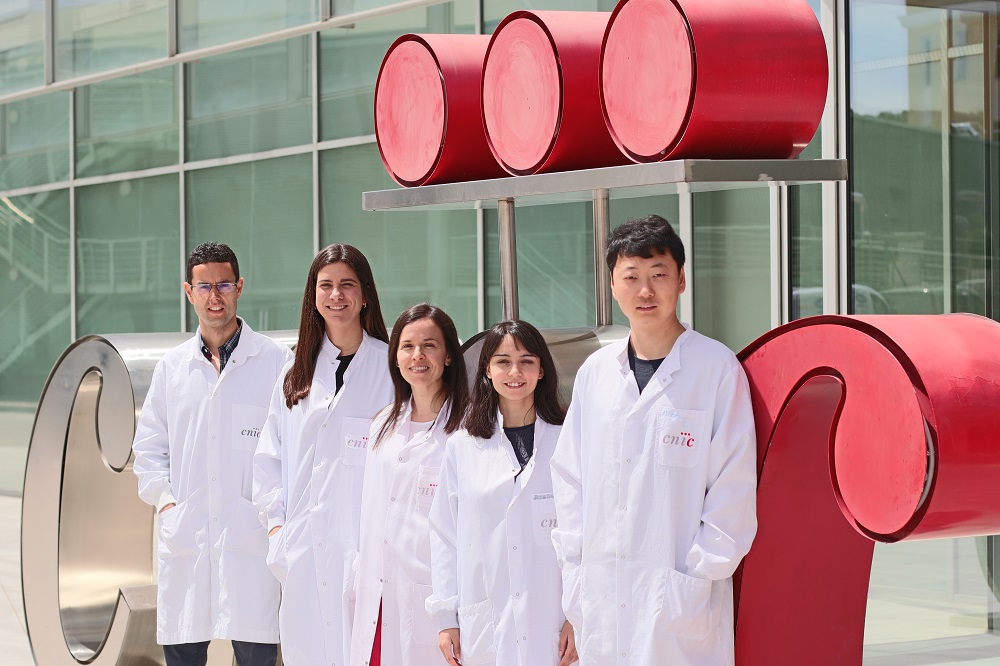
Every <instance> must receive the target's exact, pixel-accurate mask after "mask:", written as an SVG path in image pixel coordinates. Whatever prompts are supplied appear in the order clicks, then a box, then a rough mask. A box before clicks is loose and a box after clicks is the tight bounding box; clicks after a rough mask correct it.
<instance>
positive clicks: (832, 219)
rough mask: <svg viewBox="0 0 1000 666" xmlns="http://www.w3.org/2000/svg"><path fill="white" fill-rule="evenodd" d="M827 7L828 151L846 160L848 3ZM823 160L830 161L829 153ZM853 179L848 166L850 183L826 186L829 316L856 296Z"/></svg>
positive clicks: (825, 277)
mask: <svg viewBox="0 0 1000 666" xmlns="http://www.w3.org/2000/svg"><path fill="white" fill-rule="evenodd" d="M826 3H832V4H833V7H832V8H831V11H830V16H829V17H828V20H829V21H830V22H831V25H834V26H835V29H834V30H833V31H832V33H831V36H832V37H833V41H834V44H833V45H832V47H829V48H831V53H832V54H833V55H834V56H835V57H833V58H832V59H831V64H832V65H833V66H834V68H835V69H834V76H832V77H830V78H831V80H834V81H836V85H837V87H836V90H835V91H834V93H833V109H834V111H833V114H834V118H832V119H831V120H830V121H829V125H824V127H829V128H830V129H832V130H833V131H834V133H835V136H834V137H832V140H831V142H830V145H829V146H826V145H825V146H824V148H826V149H831V150H835V151H836V152H835V155H836V156H838V157H846V156H848V155H849V154H850V152H849V149H850V136H849V135H848V132H847V120H848V114H849V113H850V108H849V107H848V102H849V100H848V96H849V87H848V86H849V82H848V76H849V74H850V72H849V68H850V64H849V63H850V60H849V58H850V53H848V43H847V39H846V37H845V36H846V35H847V0H825V1H824V15H826V12H825V10H826V8H827V4H826ZM828 106H829V104H828ZM823 157H826V153H825V152H824V155H823ZM853 179H854V172H853V169H852V168H851V165H850V163H848V180H847V182H838V183H824V184H823V309H824V312H828V313H835V312H839V313H842V314H846V313H847V312H849V307H850V303H849V301H850V296H851V293H852V292H851V286H850V284H851V281H852V280H853V278H854V276H853V275H851V266H850V258H851V253H850V241H851V239H850V235H851V230H850V227H849V225H848V224H847V220H848V216H849V215H850V214H851V213H850V211H849V209H848V204H849V192H850V190H851V188H852V187H853ZM831 301H832V302H831Z"/></svg>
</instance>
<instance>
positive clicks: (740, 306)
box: [688, 188, 771, 351]
mask: <svg viewBox="0 0 1000 666" xmlns="http://www.w3.org/2000/svg"><path fill="white" fill-rule="evenodd" d="M769 204H770V193H769V192H768V189H766V188H760V189H747V190H732V191H727V192H702V193H698V194H695V195H694V201H693V207H694V241H693V243H692V245H693V247H691V248H688V253H689V254H690V256H691V259H690V262H691V264H692V265H693V268H694V280H695V284H694V326H695V328H696V329H697V330H698V331H699V332H700V333H704V334H705V335H707V336H709V337H712V338H715V339H716V340H719V341H721V342H722V343H724V344H725V345H726V346H728V347H729V348H730V349H732V350H733V351H739V350H740V349H742V348H743V347H745V346H746V345H748V344H749V343H750V342H752V341H753V340H754V339H756V338H757V337H758V336H759V335H761V334H762V333H764V332H765V331H767V330H769V329H770V328H771V251H770V243H771V234H770V227H769V224H770V212H769V210H770V209H769Z"/></svg>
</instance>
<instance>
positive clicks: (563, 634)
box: [559, 621, 580, 666]
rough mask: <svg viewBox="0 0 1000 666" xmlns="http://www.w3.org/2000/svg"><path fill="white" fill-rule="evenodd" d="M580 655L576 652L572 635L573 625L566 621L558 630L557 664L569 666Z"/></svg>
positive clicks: (574, 638) (574, 639)
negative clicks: (560, 629)
mask: <svg viewBox="0 0 1000 666" xmlns="http://www.w3.org/2000/svg"><path fill="white" fill-rule="evenodd" d="M579 658H580V656H579V655H578V654H577V653H576V637H575V636H574V635H573V625H572V624H570V623H569V622H568V621H567V622H566V623H565V624H564V625H563V628H562V631H560V632H559V666H569V665H570V664H573V663H576V661H577V660H578V659H579Z"/></svg>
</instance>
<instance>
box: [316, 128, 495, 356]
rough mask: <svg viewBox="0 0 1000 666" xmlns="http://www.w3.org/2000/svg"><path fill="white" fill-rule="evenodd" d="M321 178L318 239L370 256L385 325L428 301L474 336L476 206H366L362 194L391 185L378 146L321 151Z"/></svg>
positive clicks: (462, 332)
mask: <svg viewBox="0 0 1000 666" xmlns="http://www.w3.org/2000/svg"><path fill="white" fill-rule="evenodd" d="M320 175H321V179H322V180H321V182H322V183H323V188H322V194H321V196H322V208H321V210H322V228H321V233H320V244H321V245H324V246H325V245H328V244H330V243H335V242H336V243H350V244H351V245H354V246H355V247H357V248H358V249H359V250H361V251H362V252H363V253H364V254H365V256H366V257H367V258H368V261H369V263H370V264H371V267H372V272H373V273H374V275H375V284H376V285H377V286H378V295H379V301H380V302H381V304H382V315H383V316H384V317H385V320H386V326H387V327H390V328H391V327H392V324H393V322H394V321H395V320H396V317H397V316H399V313H400V312H402V311H403V310H404V309H406V308H408V307H410V306H411V305H414V304H415V303H420V302H421V301H427V302H428V303H433V304H434V305H437V306H439V307H441V308H443V309H444V310H445V312H447V313H448V314H449V315H450V316H451V318H452V319H453V320H454V321H455V326H456V327H457V328H458V334H459V335H460V336H461V337H462V339H463V340H464V339H468V338H469V337H471V336H472V335H474V334H475V333H477V332H478V327H477V320H478V318H477V316H476V315H477V311H478V303H479V296H478V289H477V272H476V266H477V254H478V253H477V251H476V248H477V241H476V213H475V211H473V210H471V209H470V210H458V211H385V212H365V211H362V210H361V193H362V192H364V191H368V190H382V189H388V188H390V187H393V186H394V185H393V182H392V179H391V178H389V174H387V173H386V171H385V167H383V166H382V161H381V160H380V159H379V155H378V149H377V148H376V147H375V144H374V143H368V144H364V145H361V146H350V147H347V148H338V149H336V150H327V151H324V152H323V153H321V154H320Z"/></svg>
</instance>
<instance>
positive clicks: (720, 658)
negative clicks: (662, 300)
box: [552, 327, 757, 666]
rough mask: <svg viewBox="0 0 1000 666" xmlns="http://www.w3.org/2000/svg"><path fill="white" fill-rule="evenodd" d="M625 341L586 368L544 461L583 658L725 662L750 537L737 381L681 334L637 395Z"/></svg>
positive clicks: (707, 343) (593, 665)
mask: <svg viewBox="0 0 1000 666" xmlns="http://www.w3.org/2000/svg"><path fill="white" fill-rule="evenodd" d="M685 328H687V327H685ZM627 345H628V339H624V340H621V341H619V342H616V343H614V344H611V345H608V346H607V347H605V348H603V349H601V350H599V351H597V352H594V353H593V354H592V355H591V356H590V358H588V359H587V360H586V361H585V362H584V364H583V366H582V367H581V368H580V371H579V372H578V373H577V376H576V385H575V387H574V389H573V401H572V403H571V404H570V408H569V413H568V415H567V417H566V423H565V424H564V426H563V430H562V436H561V437H560V439H559V444H558V446H557V448H556V452H555V455H554V456H553V457H552V475H553V487H554V489H555V496H556V509H557V513H558V518H559V525H558V527H557V528H556V530H554V531H553V534H552V537H553V542H554V543H555V546H556V552H557V553H558V554H559V559H560V565H561V566H562V570H563V584H564V596H563V607H564V609H565V611H566V615H567V616H568V617H569V619H570V622H571V623H572V624H573V626H574V628H575V629H576V639H577V649H578V650H579V653H580V662H581V663H583V664H587V666H605V665H610V664H617V665H618V666H625V665H630V666H640V665H642V666H645V665H649V666H653V665H656V664H684V665H686V666H689V665H703V664H704V665H709V664H711V665H716V664H732V663H733V661H734V656H733V588H732V578H731V577H732V575H733V572H734V571H735V570H736V567H737V566H738V565H739V563H740V560H742V559H743V556H744V555H746V553H747V551H748V550H749V549H750V544H751V542H752V541H753V537H754V534H755V533H756V529H757V519H756V508H755V507H756V488H757V472H756V470H757V468H756V460H757V458H756V455H757V451H756V444H755V435H754V422H753V413H752V411H751V406H750V392H749V388H748V385H747V380H746V375H745V374H744V372H743V368H742V367H741V366H740V364H739V362H738V361H737V359H736V357H735V356H734V355H733V353H732V352H731V351H730V350H729V349H727V348H726V347H724V346H723V345H722V344H720V343H719V342H716V341H715V340H712V339H710V338H707V337H705V336H703V335H701V334H699V333H696V332H695V331H693V330H690V329H688V330H686V331H685V332H684V333H682V334H681V335H680V337H678V339H677V341H676V342H675V343H674V346H673V349H672V350H671V351H670V354H668V355H667V357H666V358H665V359H664V360H663V363H662V364H661V365H660V367H659V368H658V369H657V371H656V373H655V374H654V375H653V377H652V378H651V379H650V381H649V384H648V385H647V386H646V389H645V390H644V391H643V392H642V395H641V396H640V395H639V389H638V387H637V386H636V383H635V377H634V375H633V374H632V371H631V370H630V369H629V364H628V356H627Z"/></svg>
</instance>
